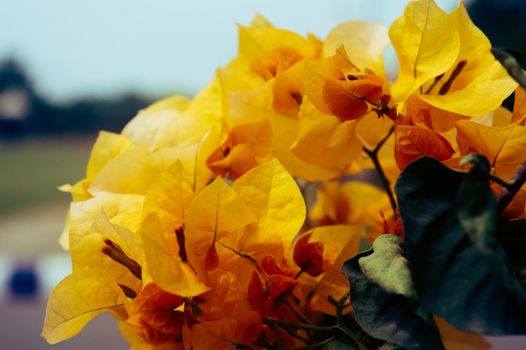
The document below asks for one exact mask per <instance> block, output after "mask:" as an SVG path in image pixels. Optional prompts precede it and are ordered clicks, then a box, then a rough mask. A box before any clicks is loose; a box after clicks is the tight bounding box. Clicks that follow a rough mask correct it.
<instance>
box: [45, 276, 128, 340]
mask: <svg viewBox="0 0 526 350" xmlns="http://www.w3.org/2000/svg"><path fill="white" fill-rule="evenodd" d="M124 299H125V297H124V294H123V293H122V291H121V290H120V288H119V287H118V286H117V284H116V283H115V282H114V281H113V280H112V278H111V277H110V276H109V275H107V274H106V273H105V272H104V271H103V270H80V271H77V272H75V273H74V274H72V275H69V276H68V277H66V278H65V279H64V280H62V281H61V282H60V283H59V284H58V285H57V286H56V287H55V289H53V292H52V293H51V295H50V297H49V303H48V306H47V309H46V319H45V321H44V329H43V330H42V336H43V337H44V338H46V340H47V341H48V342H49V343H51V344H55V343H58V342H60V341H63V340H66V339H68V338H71V337H72V336H74V335H75V334H77V333H78V332H79V331H80V330H81V329H82V328H83V327H84V326H85V325H86V323H88V322H89V321H90V320H91V319H92V318H94V317H96V316H98V315H100V314H101V313H103V312H104V311H109V310H112V309H117V308H119V307H122V306H123V305H124Z"/></svg>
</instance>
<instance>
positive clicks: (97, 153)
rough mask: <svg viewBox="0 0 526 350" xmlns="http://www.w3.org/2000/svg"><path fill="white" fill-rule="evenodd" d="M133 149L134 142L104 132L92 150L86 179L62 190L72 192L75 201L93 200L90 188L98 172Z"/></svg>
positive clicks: (63, 187)
mask: <svg viewBox="0 0 526 350" xmlns="http://www.w3.org/2000/svg"><path fill="white" fill-rule="evenodd" d="M133 147H134V145H133V142H132V141H131V140H130V139H128V138H127V137H125V136H122V135H118V134H113V133H109V132H104V131H102V132H100V133H99V136H98V137H97V140H96V141H95V144H94V145H93V148H92V149H91V154H90V158H89V161H88V166H87V169H86V177H85V178H84V179H82V180H81V181H79V182H77V183H76V184H74V185H73V186H69V185H65V186H62V187H61V190H63V191H66V192H70V193H71V195H72V198H73V201H80V200H86V199H88V198H91V194H90V193H89V192H88V188H89V186H90V185H91V182H92V181H93V179H94V178H95V176H96V175H97V174H98V172H99V171H100V170H101V169H102V168H104V166H105V165H106V164H107V163H108V162H109V161H110V160H112V159H113V158H115V157H117V156H118V155H120V154H121V153H123V152H125V151H127V150H129V149H131V148H133Z"/></svg>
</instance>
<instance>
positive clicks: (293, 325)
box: [262, 318, 331, 333]
mask: <svg viewBox="0 0 526 350" xmlns="http://www.w3.org/2000/svg"><path fill="white" fill-rule="evenodd" d="M262 321H263V323H265V324H268V325H269V326H280V327H281V328H293V329H302V330H304V331H312V332H317V333H331V327H324V326H314V325H311V324H305V323H294V322H287V321H280V320H270V319H266V318H264V319H263V320H262Z"/></svg>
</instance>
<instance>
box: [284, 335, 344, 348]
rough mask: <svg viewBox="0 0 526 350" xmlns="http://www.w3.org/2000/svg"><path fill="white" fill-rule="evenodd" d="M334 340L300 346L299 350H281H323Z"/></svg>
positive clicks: (331, 338) (329, 339)
mask: <svg viewBox="0 0 526 350" xmlns="http://www.w3.org/2000/svg"><path fill="white" fill-rule="evenodd" d="M333 340H334V337H330V338H327V339H325V340H323V341H321V342H319V343H316V344H311V345H305V346H300V347H297V348H281V349H280V350H307V349H323V347H324V346H325V345H327V344H329V343H330V342H331V341H333Z"/></svg>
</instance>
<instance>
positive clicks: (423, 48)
mask: <svg viewBox="0 0 526 350" xmlns="http://www.w3.org/2000/svg"><path fill="white" fill-rule="evenodd" d="M454 28H455V25H454V22H453V20H452V19H451V18H450V17H449V16H448V14H447V13H445V12H444V11H442V10H441V9H440V8H439V7H438V6H437V5H436V4H435V2H434V1H432V0H418V1H413V2H410V3H409V4H408V5H407V7H406V8H405V11H404V15H403V16H402V17H399V18H398V19H396V20H395V21H394V23H393V24H392V25H391V28H390V29H389V37H390V38H391V42H392V43H393V46H394V48H395V50H396V53H397V56H398V62H399V65H400V70H399V73H398V80H397V81H396V83H395V84H394V85H393V86H392V88H391V90H392V92H393V97H394V99H395V101H397V102H403V101H404V100H405V99H406V98H407V97H408V96H409V95H410V94H412V93H413V92H415V91H416V90H418V89H419V88H420V87H421V86H422V85H423V84H424V83H425V82H427V81H428V80H429V79H432V78H434V77H436V76H438V75H440V74H442V73H445V72H446V71H447V70H448V69H449V68H450V67H451V66H452V65H453V64H454V63H455V61H456V59H457V56H458V53H459V51H460V37H459V34H458V32H457V31H456V30H454ZM452 29H453V30H452Z"/></svg>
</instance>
